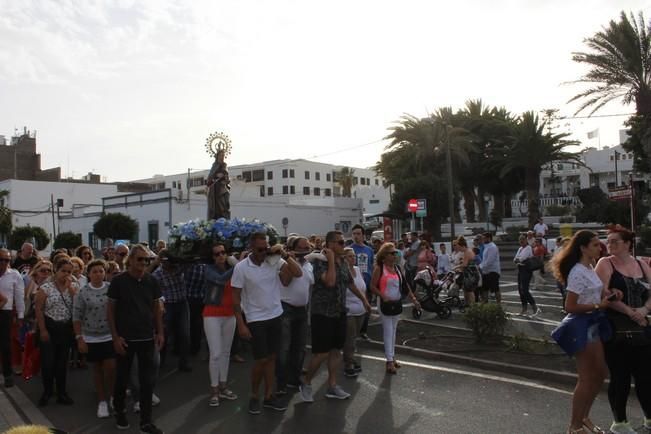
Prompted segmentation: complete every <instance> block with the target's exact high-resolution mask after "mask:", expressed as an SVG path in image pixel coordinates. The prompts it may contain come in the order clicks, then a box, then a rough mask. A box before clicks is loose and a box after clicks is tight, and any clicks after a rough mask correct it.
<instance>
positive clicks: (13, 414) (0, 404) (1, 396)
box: [0, 386, 25, 432]
mask: <svg viewBox="0 0 651 434" xmlns="http://www.w3.org/2000/svg"><path fill="white" fill-rule="evenodd" d="M14 387H15V386H14ZM24 423H25V422H24V420H23V418H22V417H21V416H20V414H19V413H18V411H17V410H16V407H15V405H14V403H13V401H12V400H11V398H10V397H9V395H7V390H6V389H5V388H4V387H3V388H2V389H0V432H5V431H6V430H8V429H9V428H11V427H13V426H17V425H22V424H24Z"/></svg>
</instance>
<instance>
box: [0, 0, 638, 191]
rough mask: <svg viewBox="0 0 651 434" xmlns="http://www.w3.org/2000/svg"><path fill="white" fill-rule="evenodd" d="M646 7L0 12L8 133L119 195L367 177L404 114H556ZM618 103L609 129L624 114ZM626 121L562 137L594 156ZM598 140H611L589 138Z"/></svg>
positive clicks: (177, 5) (358, 3)
mask: <svg viewBox="0 0 651 434" xmlns="http://www.w3.org/2000/svg"><path fill="white" fill-rule="evenodd" d="M647 4H648V2H645V1H638V0H618V1H614V0H590V1H578V0H547V1H525V0H520V1H517V0H510V1H509V0H491V1H482V0H455V1H451V0H450V1H425V0H423V1H411V0H401V1H382V0H373V1H365V0H353V1H351V0H347V1H340V0H331V1H328V2H325V1H321V2H317V1H310V0H273V1H271V0H269V1H263V0H258V1H249V0H240V1H230V2H229V1H214V0H206V1H199V0H187V1H175V2H172V1H164V0H151V1H146V0H138V1H131V0H115V1H90V0H88V1H86V0H84V1H73V0H68V1H64V0H60V1H47V0H33V1H29V0H0V10H2V13H1V14H0V101H1V102H2V103H1V104H0V134H5V135H7V136H10V135H12V134H13V132H14V128H18V129H22V127H23V126H27V127H28V128H29V129H31V130H36V131H37V138H38V147H39V151H40V152H41V153H42V155H43V166H44V167H51V166H57V165H58V166H61V167H62V169H63V173H64V175H68V176H74V177H80V176H82V175H84V174H85V173H87V172H89V171H93V172H95V173H100V174H102V175H104V176H106V177H107V178H108V180H109V181H118V180H129V179H138V178H144V177H149V176H152V175H153V174H156V173H160V174H172V173H179V172H185V171H187V170H188V168H192V169H204V168H207V167H209V166H210V160H209V157H208V156H207V154H206V153H205V150H204V147H203V146H204V141H205V138H206V137H207V136H208V135H209V134H210V133H212V132H214V131H224V132H226V133H227V134H229V136H230V137H231V139H232V141H233V145H234V148H233V153H232V155H231V157H230V159H229V163H230V164H231V165H234V164H242V163H251V162H256V161H263V160H268V159H276V158H310V159H314V160H318V161H323V162H330V163H336V164H349V165H353V166H368V165H372V164H373V163H375V162H376V161H377V160H378V158H379V155H380V154H381V152H382V149H383V146H384V143H383V142H382V141H381V139H382V137H384V136H385V135H386V129H387V128H388V127H389V126H390V125H391V124H392V122H394V121H395V120H397V119H398V118H399V117H400V116H401V115H402V114H403V113H410V114H414V115H418V116H425V115H426V114H427V113H428V112H431V111H433V110H435V109H436V108H437V107H442V106H448V105H449V106H452V107H455V108H458V107H460V106H462V105H463V103H464V101H466V100H467V99H470V98H482V99H483V100H484V102H486V103H488V104H491V105H504V106H506V107H507V108H508V109H510V110H511V111H512V112H522V111H525V110H541V109H545V108H558V109H560V110H561V114H563V115H572V114H573V113H574V111H575V108H576V107H575V106H568V105H567V104H566V101H567V100H568V99H569V98H570V97H571V96H572V95H574V94H575V93H576V92H577V91H578V90H579V88H578V87H577V86H571V85H563V83H564V82H567V81H571V80H574V79H576V78H578V77H579V76H580V75H581V74H582V72H584V71H583V70H582V67H581V66H579V65H576V64H574V63H573V62H572V60H571V53H572V51H580V50H582V49H583V48H584V46H583V44H582V41H583V39H584V38H585V37H588V36H590V35H592V34H593V33H594V32H596V31H598V30H599V29H600V28H601V26H603V25H605V24H606V23H607V22H608V21H609V20H610V19H616V18H618V15H619V12H620V11H621V10H622V9H624V10H626V11H635V12H637V11H639V10H643V11H644V12H645V14H646V15H650V16H651V7H648V6H647ZM631 111H632V108H631V107H625V106H622V105H621V104H619V103H613V104H611V105H610V106H608V107H607V108H606V109H604V110H602V111H601V112H599V114H620V113H629V112H631ZM623 119H625V118H624V117H608V118H598V119H587V120H586V119H576V120H571V121H563V122H562V123H561V127H562V128H564V129H569V130H571V131H572V132H573V133H574V134H575V136H576V138H578V139H581V140H582V141H583V142H584V144H585V145H589V144H592V145H599V144H601V145H602V146H604V145H611V144H615V143H616V142H617V141H618V130H619V128H620V127H621V121H622V120H623ZM596 128H599V129H600V138H599V141H600V143H599V141H597V140H592V141H588V140H587V139H586V133H587V132H588V131H591V130H594V129H596Z"/></svg>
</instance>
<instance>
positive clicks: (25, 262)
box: [11, 243, 38, 275]
mask: <svg viewBox="0 0 651 434" xmlns="http://www.w3.org/2000/svg"><path fill="white" fill-rule="evenodd" d="M37 262H38V257H37V256H35V255H34V246H33V245H32V244H31V243H24V244H23V246H22V247H21V248H20V250H19V251H18V255H16V259H14V262H12V263H11V268H13V269H14V270H18V272H19V273H20V274H23V275H25V274H29V270H31V269H32V267H34V265H36V263H37Z"/></svg>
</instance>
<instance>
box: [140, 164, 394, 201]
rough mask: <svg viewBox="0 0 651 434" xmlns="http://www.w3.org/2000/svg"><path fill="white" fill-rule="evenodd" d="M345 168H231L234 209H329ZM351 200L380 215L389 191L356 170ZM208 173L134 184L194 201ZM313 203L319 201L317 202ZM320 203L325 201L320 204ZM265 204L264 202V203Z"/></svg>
mask: <svg viewBox="0 0 651 434" xmlns="http://www.w3.org/2000/svg"><path fill="white" fill-rule="evenodd" d="M341 168H342V166H335V165H332V164H326V163H318V162H314V161H308V160H272V161H264V162H261V163H256V164H247V165H240V166H232V167H229V169H228V171H229V176H230V178H231V207H232V208H233V209H235V208H236V207H237V204H238V202H239V201H252V200H257V199H262V198H267V199H270V198H273V199H274V201H273V202H278V203H283V202H284V203H287V204H290V203H292V204H300V203H304V204H308V203H309V204H312V205H315V206H327V205H328V204H330V203H333V202H332V200H331V199H332V198H339V197H341V196H342V193H343V192H342V188H341V185H340V183H339V182H338V180H337V179H335V178H336V173H337V172H338V171H339V170H340V169H341ZM353 171H354V172H353V187H352V191H351V193H352V194H351V196H352V197H353V198H358V199H361V200H362V213H363V214H378V213H382V212H384V211H386V210H387V209H388V208H389V202H390V200H391V195H390V187H389V186H385V185H386V182H385V180H384V178H382V177H380V176H378V175H377V174H376V173H375V171H373V170H372V169H362V168H353ZM208 172H209V171H208V170H202V171H198V172H191V173H179V174H176V175H167V176H163V175H155V176H154V177H153V178H148V179H141V180H137V181H134V182H138V183H147V184H153V185H154V186H155V187H154V188H155V189H158V190H161V189H165V188H169V189H171V190H172V192H173V196H174V197H176V198H179V199H187V198H188V195H190V196H191V197H190V199H193V198H194V195H195V194H201V193H202V192H203V191H205V185H206V179H207V177H208ZM314 199H317V201H315V200H314ZM318 199H325V200H324V201H322V202H319V201H318ZM263 202H264V201H263Z"/></svg>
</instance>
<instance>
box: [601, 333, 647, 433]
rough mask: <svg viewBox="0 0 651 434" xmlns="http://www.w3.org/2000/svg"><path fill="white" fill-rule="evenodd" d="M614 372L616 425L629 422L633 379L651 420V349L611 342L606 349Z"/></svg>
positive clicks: (612, 396) (612, 390) (611, 387)
mask: <svg viewBox="0 0 651 434" xmlns="http://www.w3.org/2000/svg"><path fill="white" fill-rule="evenodd" d="M604 348H605V352H606V363H607V364H608V370H609V371H610V384H609V385H608V402H609V403H610V409H611V410H612V412H613V417H614V418H615V421H616V422H623V421H625V420H628V419H627V417H626V403H627V401H628V395H629V393H630V391H631V377H632V378H633V379H634V380H635V393H636V394H637V399H638V401H640V407H642V411H643V412H644V416H645V417H647V418H651V370H650V369H649V367H650V366H651V345H644V346H633V345H631V344H630V343H628V342H614V341H611V342H608V343H606V344H605V345H604Z"/></svg>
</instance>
